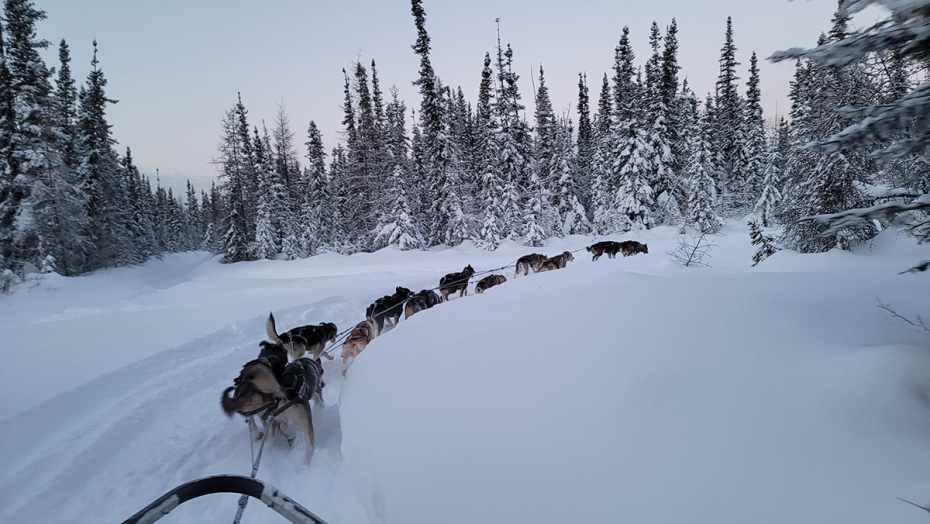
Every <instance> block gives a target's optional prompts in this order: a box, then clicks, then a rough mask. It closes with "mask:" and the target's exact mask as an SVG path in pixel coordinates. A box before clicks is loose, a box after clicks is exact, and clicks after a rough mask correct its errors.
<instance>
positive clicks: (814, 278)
mask: <svg viewBox="0 0 930 524" xmlns="http://www.w3.org/2000/svg"><path fill="white" fill-rule="evenodd" d="M651 252H653V253H654V251H652V250H651ZM832 256H833V257H834V258H837V257H839V258H842V257H843V256H844V255H842V254H839V253H833V254H832ZM659 257H661V255H659V256H658V257H654V258H659ZM649 258H653V257H649ZM649 258H647V257H643V258H641V259H639V260H637V263H638V264H645V263H647V262H646V261H647V260H649ZM631 261H632V260H631ZM834 263H836V264H842V261H841V260H834ZM629 266H630V264H628V263H627V261H610V262H600V263H598V264H590V263H585V262H580V263H579V264H577V265H576V266H574V267H570V268H569V269H568V270H566V271H562V272H557V273H549V274H541V275H534V276H531V277H529V278H526V279H520V280H517V281H515V282H509V283H507V284H506V285H504V286H502V287H499V288H494V289H493V290H491V291H489V292H488V293H486V294H485V295H482V296H480V297H475V298H472V299H469V300H462V301H456V302H453V303H450V304H448V305H445V306H443V307H441V308H436V309H435V310H430V311H428V312H425V313H423V314H421V315H420V316H417V317H415V318H413V319H411V321H410V322H408V323H407V324H406V325H404V326H403V329H398V330H396V331H395V332H393V333H391V334H390V336H386V337H384V338H383V339H381V340H378V341H376V342H377V343H376V344H375V345H373V346H372V347H370V348H369V351H368V352H366V353H365V354H363V358H360V359H359V360H358V361H357V362H356V364H355V366H354V367H353V369H352V373H351V375H350V376H349V377H348V379H347V381H346V383H345V385H344V389H343V398H342V401H341V418H342V431H343V446H342V449H343V454H344V456H345V462H346V466H347V468H348V469H349V470H350V471H351V472H353V473H354V475H355V478H356V483H357V486H358V490H359V493H362V494H364V496H365V497H367V499H366V500H365V501H364V502H365V504H366V507H367V508H368V511H369V517H370V520H371V521H373V522H386V523H415V522H423V523H426V522H447V523H454V522H462V523H466V522H469V523H470V522H541V523H545V522H553V523H556V522H625V521H629V522H639V523H649V522H657V523H660V522H661V523H665V522H778V523H784V522H812V523H813V522H844V523H855V522H863V523H865V522H869V523H874V522H892V521H893V522H923V521H924V520H925V517H926V515H923V514H922V513H921V512H919V511H916V510H914V509H913V508H910V507H908V506H906V505H904V504H902V503H900V502H898V501H897V500H896V497H897V496H911V497H915V498H917V499H919V500H922V499H926V498H927V497H928V496H930V477H928V476H927V474H926V471H927V470H928V466H930V456H928V455H927V453H926V449H927V438H928V437H927V436H928V431H930V418H928V416H927V415H928V407H930V405H928V402H927V399H928V398H930V396H928V394H930V383H928V381H927V377H928V376H930V352H928V351H927V340H926V339H924V338H921V335H920V334H918V333H916V332H913V333H912V332H909V331H907V330H906V329H904V328H903V327H902V326H901V325H898V324H894V323H891V322H888V321H887V320H886V319H885V318H883V317H882V316H881V315H880V314H879V313H878V312H877V311H876V309H875V307H874V301H875V297H876V296H883V297H900V300H905V298H904V297H913V296H914V295H922V296H924V297H925V296H927V293H926V292H927V291H930V280H928V279H919V280H918V279H901V278H900V277H896V276H895V275H893V274H890V273H882V274H872V275H869V277H868V278H863V277H862V276H861V275H860V274H856V273H836V274H817V273H785V274H774V273H741V274H732V273H730V274H723V275H721V274H719V273H714V272H706V273H695V272H692V273H690V274H689V275H688V278H687V281H685V280H684V279H683V278H682V277H681V275H680V274H679V275H666V276H655V275H644V274H635V273H631V272H630V271H629ZM915 288H919V289H920V290H921V291H917V290H916V289H915ZM896 300H897V298H896ZM924 305H926V304H924ZM902 306H903V307H908V306H913V307H919V304H916V303H913V302H909V303H908V304H907V305H904V304H902ZM921 346H922V347H921Z"/></svg>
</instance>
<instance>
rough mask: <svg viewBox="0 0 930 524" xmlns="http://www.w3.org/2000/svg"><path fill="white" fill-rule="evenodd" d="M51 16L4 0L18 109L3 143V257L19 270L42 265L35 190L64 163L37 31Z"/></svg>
mask: <svg viewBox="0 0 930 524" xmlns="http://www.w3.org/2000/svg"><path fill="white" fill-rule="evenodd" d="M45 16H46V15H45V11H42V10H40V9H38V8H36V7H35V5H34V3H33V2H32V0H6V1H5V2H4V20H5V22H6V33H5V34H4V35H3V36H4V37H5V42H4V53H5V55H4V57H5V65H6V66H7V67H8V69H9V75H10V78H9V84H8V85H9V91H8V93H7V97H8V98H7V99H6V100H8V101H9V103H10V104H11V106H12V107H11V109H12V111H11V112H10V113H9V114H8V115H7V116H8V117H12V122H10V123H7V125H8V126H9V127H8V131H9V132H10V134H9V135H8V140H9V145H8V146H7V145H6V144H3V145H4V146H5V147H8V155H7V158H6V161H7V166H6V167H7V170H8V171H7V175H6V183H5V184H3V185H4V186H6V187H5V188H4V187H0V191H2V194H0V198H2V202H0V230H2V231H4V232H6V234H4V235H3V243H2V246H0V256H3V258H4V260H6V261H7V262H6V263H7V264H8V265H12V266H13V267H14V268H16V269H17V270H19V269H20V268H22V266H23V264H25V263H31V264H34V265H36V266H38V263H39V258H40V257H41V255H40V253H39V245H40V243H41V242H42V239H41V238H40V237H39V235H38V232H37V231H36V230H35V227H34V226H35V225H36V223H35V222H36V221H35V220H34V219H33V217H32V216H31V205H29V204H30V201H29V199H30V195H31V192H32V188H33V186H34V185H35V184H36V183H37V182H38V181H39V180H40V179H41V178H43V177H46V178H47V177H48V173H47V171H48V168H49V165H50V164H55V163H57V162H59V161H60V160H59V159H57V158H55V153H56V152H55V151H52V150H50V148H49V145H50V144H51V143H52V138H53V135H54V134H55V130H54V116H53V107H52V101H51V99H50V95H51V83H50V81H49V77H50V75H51V73H50V71H49V70H48V68H47V67H46V64H45V62H44V61H43V60H42V56H41V55H40V51H41V50H42V49H45V48H46V47H48V42H47V41H45V40H41V39H39V38H38V36H37V28H36V26H37V24H38V23H39V22H41V21H42V20H44V19H45ZM5 140H6V138H5Z"/></svg>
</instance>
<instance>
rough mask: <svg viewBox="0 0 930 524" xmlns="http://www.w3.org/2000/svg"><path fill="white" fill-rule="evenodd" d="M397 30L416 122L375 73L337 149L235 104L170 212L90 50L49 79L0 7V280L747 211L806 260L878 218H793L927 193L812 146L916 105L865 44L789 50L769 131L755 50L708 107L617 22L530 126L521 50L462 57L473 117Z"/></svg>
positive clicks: (913, 161)
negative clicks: (640, 52) (410, 58)
mask: <svg viewBox="0 0 930 524" xmlns="http://www.w3.org/2000/svg"><path fill="white" fill-rule="evenodd" d="M411 15H412V17H413V21H414V27H415V29H416V39H415V41H414V44H413V45H412V50H413V51H414V53H415V54H416V56H417V58H418V59H419V67H418V73H417V78H416V79H415V81H414V85H416V87H417V90H418V93H419V103H418V106H417V107H416V109H415V110H414V109H413V108H410V107H408V106H407V104H406V103H405V102H404V101H403V100H401V99H400V97H399V95H398V91H397V89H396V88H392V89H389V90H388V92H387V93H385V90H384V89H383V88H382V86H381V83H380V80H379V76H378V69H377V65H376V62H375V60H374V59H372V60H370V61H365V63H362V61H361V60H360V61H357V62H356V63H354V64H352V66H351V67H349V68H348V70H343V71H342V73H343V76H342V87H343V95H344V97H343V114H344V116H343V120H342V128H343V131H344V139H343V140H341V141H339V142H338V143H336V144H335V145H334V147H332V149H329V150H327V148H326V147H325V145H324V141H323V137H322V134H321V133H320V130H319V127H318V126H317V125H316V123H315V122H313V121H310V122H309V123H308V125H307V127H306V131H305V132H303V133H301V137H302V138H297V134H296V133H295V131H294V128H293V126H292V124H291V122H290V120H289V118H288V115H287V114H286V112H285V111H284V109H283V108H281V109H280V110H279V111H278V113H277V115H275V118H274V119H273V122H272V123H271V129H270V130H269V129H268V128H267V127H266V126H265V124H264V123H262V124H261V125H260V126H259V125H257V124H256V123H255V122H252V121H250V117H249V112H248V110H247V108H246V106H245V104H244V102H243V100H242V97H241V96H238V97H237V99H236V101H235V103H234V104H233V105H232V107H230V109H229V110H228V111H227V112H226V114H225V115H224V117H223V119H222V126H221V145H220V147H219V150H218V155H217V159H216V160H217V164H218V165H219V166H220V177H219V183H218V184H214V185H213V186H212V187H211V188H210V190H209V192H206V191H201V192H200V194H199V195H198V193H197V191H195V189H194V188H193V187H192V186H191V185H190V184H189V183H188V188H187V192H186V194H185V195H184V197H183V201H182V199H181V198H180V196H176V195H174V194H173V192H172V191H171V190H170V189H167V190H166V189H164V188H162V187H160V186H159V185H158V184H157V181H156V184H155V186H154V187H153V185H152V181H151V179H150V177H146V176H143V175H142V174H140V173H139V170H138V169H137V168H136V167H135V166H134V164H133V160H132V154H131V152H130V151H129V149H128V148H127V149H126V152H125V154H124V155H122V156H120V155H118V154H117V153H116V152H115V143H116V142H115V140H114V138H113V136H112V131H111V127H110V125H109V124H108V123H107V120H106V107H107V105H108V104H110V103H112V102H113V100H111V99H109V98H108V97H107V94H106V89H105V88H106V78H105V76H104V74H103V72H102V70H101V69H100V67H99V61H98V59H97V47H96V42H95V43H94V58H93V60H92V63H91V64H92V70H91V72H90V73H89V74H88V76H87V78H86V80H85V83H84V85H83V86H81V88H80V89H78V88H77V87H76V83H75V81H74V80H73V78H71V73H70V51H69V48H68V45H67V43H66V42H64V41H62V42H61V44H60V49H59V65H58V68H57V69H55V70H52V69H49V68H48V67H47V66H46V64H45V63H44V62H43V60H42V58H41V56H40V54H39V52H38V50H39V49H42V48H43V47H44V46H46V45H47V42H44V41H41V40H39V39H38V38H37V36H36V25H37V23H38V22H40V21H41V20H42V19H44V17H45V14H44V12H42V11H40V10H38V9H37V8H35V6H34V2H33V1H31V0H5V2H4V25H2V26H0V103H2V104H0V168H2V176H0V257H2V258H0V270H10V271H12V272H16V273H19V274H22V273H24V272H27V271H29V270H32V269H38V270H41V271H57V272H59V273H62V274H79V273H82V272H85V271H90V270H94V269H98V268H102V267H111V266H118V265H125V264H133V263H139V262H142V261H144V260H145V259H147V258H149V257H152V256H159V255H160V254H162V253H166V252H173V251H183V250H189V249H206V250H209V251H212V252H214V253H221V254H222V255H223V260H224V261H226V262H238V261H243V260H252V259H257V258H278V257H281V258H286V259H296V258H301V257H307V256H312V255H315V254H318V253H323V252H337V253H344V254H349V253H354V252H359V251H373V250H377V249H381V248H383V247H386V246H396V247H398V248H400V249H419V248H426V247H432V246H438V245H450V246H451V245H457V244H459V243H461V242H463V241H467V240H468V241H473V242H475V243H476V244H477V245H480V246H482V247H484V248H486V249H489V250H493V249H496V248H497V247H498V246H499V245H500V244H501V243H502V242H504V241H505V240H512V241H518V242H522V243H524V244H526V245H529V246H539V245H542V243H543V242H544V240H545V239H547V238H550V237H554V236H566V235H573V234H591V235H606V234H611V233H618V232H625V231H630V230H637V229H648V228H652V227H655V226H657V225H674V226H678V227H681V228H682V229H683V230H684V229H685V228H693V229H695V230H698V231H700V232H701V233H711V234H712V233H716V232H718V231H719V230H720V228H721V227H722V225H723V223H724V220H725V219H726V218H730V217H735V216H744V215H747V214H749V215H750V217H751V221H752V222H753V224H751V230H753V231H754V233H753V234H754V235H757V236H758V230H759V228H760V227H762V228H769V227H775V226H783V233H782V234H781V236H780V238H779V241H780V243H781V244H782V245H783V246H784V247H786V248H790V249H796V250H798V251H801V252H819V251H825V250H828V249H832V248H833V247H837V246H839V247H842V248H849V247H851V246H854V245H856V243H858V242H861V241H863V240H866V239H868V238H870V237H872V236H874V235H875V234H877V232H878V231H879V229H880V227H881V224H880V223H878V222H874V221H873V222H872V223H859V224H856V225H855V226H850V227H844V228H838V229H836V230H831V231H826V228H825V226H822V225H819V224H817V223H815V222H811V221H803V220H799V219H801V218H803V217H806V216H809V215H818V214H829V213H836V212H840V211H844V210H847V209H850V208H855V207H860V206H865V205H868V204H870V203H873V202H875V201H876V199H886V200H887V199H890V198H893V194H894V192H895V191H894V190H910V191H927V187H926V186H927V184H928V179H930V177H928V163H927V160H926V156H925V155H922V154H920V153H912V154H911V155H910V156H905V157H898V158H896V160H895V162H893V163H888V162H880V161H878V160H877V159H876V158H875V156H874V155H873V154H871V152H872V151H877V150H879V149H881V148H883V147H887V144H878V145H876V144H872V145H870V146H869V147H871V148H873V149H871V150H870V149H868V148H858V149H855V150H853V149H851V148H834V149H832V150H830V151H827V152H824V151H822V150H821V149H818V148H815V147H810V145H811V144H816V143H819V142H823V141H824V140H827V139H828V138H829V137H830V136H833V135H835V134H836V133H839V132H841V131H842V130H843V129H844V128H845V127H846V126H847V125H849V124H850V123H851V122H852V120H851V118H852V113H851V112H850V111H849V110H848V108H850V107H863V106H868V105H870V104H871V103H873V102H874V101H875V100H880V101H884V102H887V103H890V102H893V101H895V100H898V99H900V98H901V97H905V96H907V95H908V94H909V93H911V92H913V91H914V89H915V88H916V87H917V85H918V81H919V74H920V69H919V67H920V64H919V61H917V60H915V59H914V58H913V57H910V56H906V55H904V54H902V53H892V52H887V51H884V50H876V51H875V52H872V53H863V54H862V56H859V57H858V58H857V59H855V60H850V61H847V62H844V63H842V64H824V63H821V62H818V61H815V60H813V59H810V58H807V57H804V56H801V57H799V58H798V60H797V64H796V72H795V77H794V80H793V81H792V83H791V86H790V98H791V102H792V104H791V112H790V115H789V116H788V118H781V119H780V120H779V121H778V122H777V125H776V126H775V127H774V128H773V129H769V128H767V127H766V125H765V119H764V115H763V110H762V105H761V97H762V93H761V90H760V77H759V65H758V57H757V55H756V53H755V52H753V53H751V56H750V60H749V64H748V67H746V68H745V69H743V67H742V64H740V63H739V62H738V61H737V58H736V51H737V47H736V44H735V36H734V27H733V23H732V20H731V19H730V18H727V20H726V24H725V29H724V34H723V45H722V47H721V51H720V59H719V73H718V80H717V82H716V84H715V86H714V91H713V92H712V93H707V94H706V96H704V97H703V100H702V99H701V98H699V95H698V94H697V93H695V92H694V91H693V90H692V89H691V87H690V86H689V85H688V81H687V78H685V77H684V76H683V74H682V72H681V67H680V65H679V63H678V50H679V46H680V43H679V40H678V24H677V21H676V20H675V19H672V20H671V21H670V22H669V23H668V24H667V25H665V26H664V27H662V26H660V25H659V24H658V23H657V22H653V23H652V24H651V26H650V28H649V31H648V41H649V50H650V51H649V53H648V56H646V57H644V60H639V61H638V60H637V57H636V56H635V53H634V51H633V46H632V43H631V38H632V37H631V31H630V29H629V28H628V27H623V28H622V29H621V31H620V34H619V37H618V42H617V44H616V46H615V48H614V49H613V54H612V56H613V66H612V68H611V71H610V72H609V73H603V74H602V75H600V76H593V77H592V78H591V82H593V83H595V85H594V87H599V91H598V97H597V100H596V101H593V100H592V99H591V91H590V90H591V87H592V86H591V85H590V83H589V77H588V74H587V73H586V72H580V73H578V83H577V86H578V92H577V102H576V105H575V108H576V109H575V115H574V117H575V118H574V119H573V118H572V117H571V116H570V115H568V114H556V112H555V111H554V110H553V104H552V99H551V95H550V93H549V88H548V85H547V82H546V76H545V69H544V67H543V66H542V65H540V66H539V67H538V73H537V74H536V75H535V76H536V78H535V79H534V80H535V83H534V85H535V90H534V91H533V92H532V93H531V96H532V97H533V99H534V102H535V104H534V106H535V110H534V111H533V113H532V115H531V116H529V117H528V115H527V113H526V108H525V105H524V104H523V102H522V100H523V95H522V94H521V92H520V76H519V75H518V74H517V73H516V70H515V67H514V63H515V52H514V49H513V48H512V47H511V46H510V44H507V43H505V42H503V41H502V39H501V36H500V31H499V30H498V38H497V42H496V45H495V46H494V48H493V49H491V50H489V51H487V52H485V53H484V56H483V58H482V59H481V60H480V62H478V61H476V70H477V69H479V67H478V66H480V76H479V77H478V81H477V86H476V87H477V92H476V98H475V99H474V102H473V101H472V100H471V99H469V97H467V96H466V94H465V93H466V89H465V88H463V87H462V86H455V87H453V86H450V85H446V84H445V83H443V81H442V80H441V78H440V76H439V75H438V74H437V73H436V70H435V69H434V67H433V63H432V56H431V35H430V34H429V32H428V30H427V24H426V21H427V17H426V11H425V8H424V6H423V2H422V0H411ZM849 21H850V16H849V15H847V14H846V10H845V9H844V7H843V4H842V2H840V4H839V8H838V9H837V12H836V14H835V16H834V17H833V20H832V21H831V27H830V30H829V31H828V32H827V33H824V34H823V35H821V37H820V38H819V40H818V42H817V43H818V45H820V46H828V45H829V44H831V43H838V42H841V41H843V40H844V39H845V38H846V37H847V36H848V34H849V29H848V24H849ZM743 71H745V74H746V75H747V77H746V81H745V82H742V81H741V76H740V75H741V74H744V73H743ZM53 75H55V79H54V85H53V82H52V78H51V77H52V76H53ZM598 80H599V82H598ZM597 84H599V85H597ZM893 139H894V137H889V138H887V139H886V142H888V141H892V140H893ZM301 141H302V143H299V142H301ZM876 187H886V188H888V189H889V190H890V191H888V195H891V196H887V195H876V193H875V191H876V190H875V188H876ZM898 192H901V191H898ZM753 227H754V228H755V229H753ZM825 231H826V233H825Z"/></svg>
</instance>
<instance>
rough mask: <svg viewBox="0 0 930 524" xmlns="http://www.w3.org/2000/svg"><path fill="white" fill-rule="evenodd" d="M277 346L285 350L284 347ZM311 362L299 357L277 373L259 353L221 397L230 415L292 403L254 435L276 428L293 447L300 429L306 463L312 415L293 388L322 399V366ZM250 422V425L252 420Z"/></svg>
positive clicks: (310, 449)
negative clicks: (288, 385)
mask: <svg viewBox="0 0 930 524" xmlns="http://www.w3.org/2000/svg"><path fill="white" fill-rule="evenodd" d="M276 347H277V348H280V351H281V353H282V354H283V353H284V351H285V350H284V348H282V347H280V346H276ZM265 351H266V348H265V347H263V348H262V352H263V353H265ZM282 356H283V355H282ZM284 358H287V357H286V356H284ZM310 362H311V361H310V360H309V359H306V358H302V359H298V360H296V361H294V362H291V363H290V364H288V365H287V366H286V367H285V368H284V370H283V371H282V373H281V375H276V374H275V370H274V367H275V365H274V364H273V362H272V360H271V359H269V358H267V356H266V357H262V356H260V357H259V358H257V359H255V360H252V361H250V362H247V363H246V364H245V365H244V366H242V370H241V371H240V372H239V376H238V377H236V379H235V380H234V381H233V384H234V385H233V387H229V388H226V389H225V390H224V391H223V394H222V397H221V399H220V406H221V407H222V408H223V412H224V413H226V415H228V416H230V417H231V416H233V414H234V413H239V414H240V415H242V416H244V417H252V416H255V415H258V414H260V413H262V412H263V411H264V410H266V409H277V408H278V407H283V406H284V405H285V403H287V402H292V403H291V404H290V405H288V406H287V408H286V409H285V410H284V411H282V412H281V413H279V414H278V415H277V416H276V417H275V418H274V419H273V420H272V421H271V427H270V428H269V427H265V428H264V431H263V432H262V431H260V432H259V433H258V435H256V438H258V439H261V438H264V435H265V434H266V433H267V432H268V431H272V434H273V433H274V431H275V430H277V431H280V432H281V434H283V435H284V436H285V437H286V438H287V442H288V444H289V445H291V446H293V445H294V441H295V440H296V438H297V434H296V431H302V432H303V433H305V434H306V435H307V454H306V461H307V463H309V462H310V457H311V455H312V454H313V445H314V433H313V418H312V414H311V412H310V404H309V402H307V399H304V398H298V397H295V390H297V391H300V390H303V391H304V392H306V391H312V393H311V396H313V397H314V398H317V399H318V400H319V401H320V402H322V386H323V381H322V373H323V371H322V366H320V365H319V361H315V362H314V363H313V364H308V363H310ZM298 382H299V383H300V384H299V385H296V386H293V387H290V388H289V387H287V386H286V384H288V383H292V384H296V383H298ZM263 420H264V419H263ZM249 423H250V424H253V422H252V421H251V419H250V420H249ZM292 428H293V429H292ZM295 430H296V431H295Z"/></svg>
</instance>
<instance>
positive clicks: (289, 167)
mask: <svg viewBox="0 0 930 524" xmlns="http://www.w3.org/2000/svg"><path fill="white" fill-rule="evenodd" d="M265 142H266V143H265V145H264V148H265V154H266V155H268V156H269V157H270V158H271V161H272V162H273V167H274V172H275V175H276V180H277V182H278V183H279V184H281V186H282V188H281V189H282V190H283V195H282V196H283V199H284V201H283V203H284V204H285V206H284V207H283V208H282V209H279V210H278V211H277V217H276V218H277V220H278V223H279V224H282V225H283V224H288V223H290V222H292V217H291V216H290V209H293V208H296V207H297V205H298V203H299V202H300V200H299V199H298V195H302V194H303V193H304V191H305V190H306V188H305V187H303V177H302V176H301V172H300V162H299V161H298V160H297V147H296V146H295V144H294V132H293V131H292V130H291V122H290V119H289V118H288V116H287V110H286V109H285V107H284V106H283V105H279V106H278V111H277V113H275V118H274V123H273V124H272V131H271V140H270V141H269V140H265ZM257 154H258V153H257V152H256V163H257V162H258V161H259V158H258V156H257ZM281 227H283V226H281Z"/></svg>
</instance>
